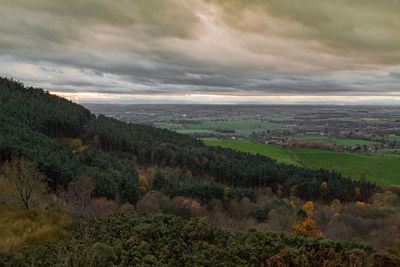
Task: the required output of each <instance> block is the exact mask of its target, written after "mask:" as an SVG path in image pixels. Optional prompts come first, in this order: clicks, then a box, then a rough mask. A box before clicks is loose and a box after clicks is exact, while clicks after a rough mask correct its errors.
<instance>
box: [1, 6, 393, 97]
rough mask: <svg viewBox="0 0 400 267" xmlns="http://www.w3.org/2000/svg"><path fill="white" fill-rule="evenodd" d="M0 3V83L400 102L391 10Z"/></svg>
mask: <svg viewBox="0 0 400 267" xmlns="http://www.w3.org/2000/svg"><path fill="white" fill-rule="evenodd" d="M0 2H1V8H0V75H3V76H4V75H5V76H11V77H14V78H16V79H20V80H22V81H24V82H26V83H27V84H33V85H36V86H41V87H44V88H45V89H49V90H54V91H58V92H70V93H72V92H98V93H104V94H133V95H134V94H136V95H145V94H152V95H157V94H169V95H173V94H192V93H203V94H222V95H223V94H239V95H242V96H246V95H248V96H253V95H279V94H282V95H322V96H323V95H327V96H328V95H331V96H332V95H341V96H342V95H367V96H368V95H371V96H372V95H387V94H397V93H400V92H399V91H400V86H399V83H398V82H399V79H400V75H399V73H400V67H399V66H400V49H399V47H400V15H399V14H400V5H399V1H394V0H388V1H375V0H364V1H359V0H357V1H346V0H337V1H317V0H308V1H305V0H300V1H296V2H293V1H289V0H271V1H261V0H255V1H245V0H226V1H225V0H224V1H219V0H185V1H183V0H165V1H164V0H163V1H161V0H121V1H106V0H97V1H89V0H79V1H78V0H70V1H54V0H35V1H32V0H0Z"/></svg>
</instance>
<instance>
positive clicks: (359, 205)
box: [356, 201, 367, 207]
mask: <svg viewBox="0 0 400 267" xmlns="http://www.w3.org/2000/svg"><path fill="white" fill-rule="evenodd" d="M356 205H357V206H358V207H366V206H367V204H366V203H365V202H362V201H357V202H356Z"/></svg>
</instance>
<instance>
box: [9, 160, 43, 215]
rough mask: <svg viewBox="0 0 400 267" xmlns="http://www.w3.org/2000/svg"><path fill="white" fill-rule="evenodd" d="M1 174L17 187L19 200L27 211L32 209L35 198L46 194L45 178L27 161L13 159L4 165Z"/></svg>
mask: <svg viewBox="0 0 400 267" xmlns="http://www.w3.org/2000/svg"><path fill="white" fill-rule="evenodd" d="M1 172H2V173H3V174H4V175H5V177H6V178H7V179H9V180H10V182H11V184H13V185H14V186H15V189H16V192H17V194H18V197H19V199H20V200H21V201H22V203H23V205H24V207H25V208H26V209H29V208H31V204H32V201H33V199H34V197H35V196H39V197H40V196H42V195H43V194H44V193H45V192H46V185H45V177H44V175H43V174H41V173H40V172H38V171H37V169H36V165H35V164H34V163H32V162H30V161H28V160H26V159H18V158H12V160H11V161H8V162H6V163H4V164H3V166H2V167H1Z"/></svg>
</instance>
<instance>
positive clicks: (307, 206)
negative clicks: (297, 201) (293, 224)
mask: <svg viewBox="0 0 400 267" xmlns="http://www.w3.org/2000/svg"><path fill="white" fill-rule="evenodd" d="M303 210H304V211H305V212H307V214H310V213H312V212H313V211H314V204H313V203H312V202H311V201H307V202H306V204H304V206H303Z"/></svg>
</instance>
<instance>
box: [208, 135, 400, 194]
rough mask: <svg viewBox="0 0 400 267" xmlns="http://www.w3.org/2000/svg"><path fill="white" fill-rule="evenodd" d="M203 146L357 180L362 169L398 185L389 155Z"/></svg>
mask: <svg viewBox="0 0 400 267" xmlns="http://www.w3.org/2000/svg"><path fill="white" fill-rule="evenodd" d="M204 142H205V143H206V144H207V145H211V146H221V147H226V148H232V149H235V150H239V151H243V152H250V153H254V154H256V153H258V154H261V155H266V156H268V157H271V158H273V159H276V160H277V161H278V162H281V163H286V164H293V165H298V166H306V167H310V168H313V169H319V168H325V169H331V170H336V171H339V172H341V173H342V174H343V175H345V176H349V177H351V178H352V179H355V180H356V179H359V178H360V172H362V171H364V172H365V174H366V180H368V181H371V182H376V183H377V184H378V185H381V186H390V185H400V156H399V155H393V154H382V153H374V154H363V153H347V152H334V151H328V150H319V149H309V148H283V147H280V146H275V145H264V144H255V143H250V142H246V141H216V140H204Z"/></svg>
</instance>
